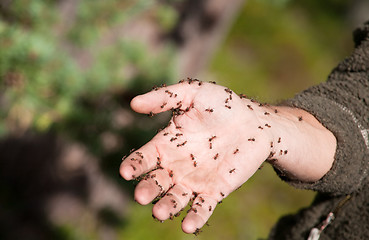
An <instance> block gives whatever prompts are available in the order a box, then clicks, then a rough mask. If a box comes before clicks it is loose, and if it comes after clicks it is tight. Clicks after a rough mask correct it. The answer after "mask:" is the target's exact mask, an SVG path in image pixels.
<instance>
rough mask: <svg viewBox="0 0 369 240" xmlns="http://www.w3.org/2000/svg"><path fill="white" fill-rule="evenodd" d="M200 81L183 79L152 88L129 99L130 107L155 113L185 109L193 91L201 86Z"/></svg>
mask: <svg viewBox="0 0 369 240" xmlns="http://www.w3.org/2000/svg"><path fill="white" fill-rule="evenodd" d="M202 85H203V84H202V82H200V81H194V80H191V81H185V82H181V83H179V84H175V85H171V86H168V87H161V88H154V89H153V90H152V91H151V92H148V93H145V94H142V95H138V96H136V97H135V98H133V99H132V101H131V108H132V109H133V110H134V111H135V112H138V113H145V114H150V113H152V114H157V113H160V112H165V111H168V110H170V109H174V108H179V109H182V110H185V109H186V108H188V107H190V106H191V104H192V102H193V99H194V96H195V93H196V92H197V90H198V89H199V88H200V87H202Z"/></svg>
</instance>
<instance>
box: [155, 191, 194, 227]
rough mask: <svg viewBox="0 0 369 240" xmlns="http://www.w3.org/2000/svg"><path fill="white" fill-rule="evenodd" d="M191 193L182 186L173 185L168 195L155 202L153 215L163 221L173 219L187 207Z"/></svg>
mask: <svg viewBox="0 0 369 240" xmlns="http://www.w3.org/2000/svg"><path fill="white" fill-rule="evenodd" d="M191 193H192V192H191V191H190V190H189V189H187V188H185V187H183V186H179V185H174V186H173V188H171V189H170V190H169V191H168V193H167V194H166V195H165V196H164V197H163V198H162V199H160V201H159V202H157V203H156V204H155V205H154V207H153V209H152V212H153V215H154V216H155V217H156V218H157V219H159V220H161V221H163V220H166V219H168V218H173V216H175V215H176V214H177V213H179V212H180V211H182V210H183V208H184V207H185V206H187V204H188V202H189V200H190V197H191Z"/></svg>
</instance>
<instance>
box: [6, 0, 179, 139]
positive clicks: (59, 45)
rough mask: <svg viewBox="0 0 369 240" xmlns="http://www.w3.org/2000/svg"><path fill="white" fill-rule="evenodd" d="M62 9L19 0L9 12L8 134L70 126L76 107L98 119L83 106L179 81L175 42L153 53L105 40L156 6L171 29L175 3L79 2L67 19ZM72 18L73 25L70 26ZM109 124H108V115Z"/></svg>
mask: <svg viewBox="0 0 369 240" xmlns="http://www.w3.org/2000/svg"><path fill="white" fill-rule="evenodd" d="M156 8H158V9H160V11H155V9H156ZM59 9H60V6H59V5H58V4H57V1H41V0H33V1H17V0H15V1H12V3H11V4H9V6H7V7H6V8H5V10H4V11H3V12H2V19H1V21H0V48H1V49H2V50H1V52H0V76H1V79H2V84H1V89H0V91H1V95H0V96H1V102H0V103H1V110H0V116H1V120H0V134H1V135H4V134H6V133H9V132H13V133H14V132H19V131H20V132H22V131H27V130H28V129H35V130H37V131H47V130H49V129H50V128H51V127H53V126H54V127H56V128H61V129H64V130H65V129H67V128H68V124H67V123H68V121H66V119H68V118H74V119H75V117H74V115H75V114H76V112H77V113H81V112H83V113H84V114H85V115H86V116H89V117H92V116H91V115H92V110H91V109H88V108H86V107H85V105H84V104H82V103H83V102H84V101H90V100H88V99H93V98H98V97H99V96H101V95H104V94H111V95H117V94H122V93H123V92H126V91H128V90H129V89H132V90H133V91H142V88H144V89H147V88H148V85H153V84H155V83H156V84H158V83H163V82H169V81H171V79H172V76H173V68H172V67H171V66H172V62H173V61H172V60H173V56H174V52H173V51H172V50H171V48H170V46H168V47H167V48H164V49H163V50H162V51H161V52H156V53H155V55H154V54H153V53H151V52H150V49H149V48H148V46H146V45H145V44H144V43H140V42H139V41H136V40H135V39H126V38H125V39H123V38H121V39H119V40H117V41H115V42H113V43H107V44H104V43H103V40H104V37H105V35H106V34H108V33H109V31H112V29H114V28H118V27H124V26H125V24H127V23H129V21H132V20H133V19H134V18H135V17H138V16H140V15H142V14H147V13H148V12H150V11H154V12H157V18H158V19H160V21H159V20H158V21H159V22H162V23H163V25H165V28H169V27H170V26H169V24H168V22H170V20H171V19H173V18H175V16H174V15H175V13H174V11H173V10H172V9H171V8H170V7H169V6H162V5H160V4H154V1H146V0H145V1H142V0H131V1H116V0H109V1H79V4H78V6H77V8H76V12H75V13H73V12H68V13H67V14H69V15H68V16H67V17H65V16H64V17H63V16H61V15H60V14H59V12H58V10H59ZM58 14H59V15H58ZM71 18H72V19H73V18H74V20H70V19H71ZM65 20H68V24H66V25H63V22H61V21H65ZM76 56H77V57H76ZM86 58H87V59H86ZM81 59H82V60H81ZM81 61H82V63H81ZM85 62H87V63H85ZM81 65H83V66H82V67H81ZM86 65H87V67H86ZM163 66H165V67H163ZM143 85H144V86H143ZM113 104H114V103H113ZM115 105H118V104H117V103H115ZM110 111H113V109H110ZM94 114H95V113H94ZM100 114H102V115H107V114H109V112H106V111H102V112H100ZM89 117H88V118H89ZM82 119H83V120H86V118H82ZM105 123H106V124H107V126H106V127H107V128H109V121H108V119H106V122H105ZM65 124H67V125H65ZM80 124H83V123H82V122H81V123H80ZM73 130H75V129H73ZM65 133H66V134H68V132H65Z"/></svg>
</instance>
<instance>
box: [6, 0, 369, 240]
mask: <svg viewBox="0 0 369 240" xmlns="http://www.w3.org/2000/svg"><path fill="white" fill-rule="evenodd" d="M368 19H369V2H367V1H366V0H326V1H310V0H300V1H296V0H120V1H118V0H104V1H102V0H89V1H86V0H85V1H83V0H32V1H31V0H22V1H21V0H0V79H1V82H0V239H28V240H33V239H37V240H43V239H56V240H58V239H60V240H69V239H70V240H72V239H78V240H80V239H89V240H90V239H92V240H94V239H103V240H120V239H129V240H130V239H132V240H135V239H162V240H163V239H263V238H266V237H267V235H268V232H269V230H270V228H271V227H272V226H273V224H274V223H275V222H276V221H277V219H278V218H279V217H280V216H282V215H283V214H288V213H293V212H296V211H297V210H298V209H300V208H301V207H304V206H308V205H309V203H310V202H311V201H312V198H313V196H314V193H313V192H308V191H302V190H296V189H293V188H292V187H290V186H288V185H287V184H285V183H283V182H282V181H281V180H280V179H279V178H278V177H277V176H276V175H275V173H274V172H273V170H272V169H271V167H270V166H268V165H266V166H265V167H264V168H262V169H261V170H260V171H258V172H257V173H256V174H255V175H254V176H253V177H252V178H251V179H250V181H248V182H247V183H246V184H244V185H243V187H242V188H241V189H240V190H238V191H236V192H234V193H232V194H231V195H230V196H229V197H228V198H227V199H225V200H224V201H223V203H222V204H221V205H219V206H218V207H217V209H216V210H215V212H214V214H213V216H212V217H211V218H210V221H209V226H205V227H204V228H203V229H202V230H203V231H202V233H201V234H200V235H199V236H194V235H187V234H184V233H182V231H181V228H180V220H181V219H182V218H183V216H184V214H182V215H181V216H180V217H178V218H177V219H175V220H173V221H166V222H165V223H159V222H156V221H154V220H153V219H152V217H151V207H152V205H149V206H140V205H138V204H137V203H135V202H134V201H133V190H134V186H135V184H136V183H134V182H127V181H124V180H123V179H122V178H120V177H119V175H118V169H119V165H120V162H121V158H122V156H123V155H125V154H127V153H128V152H129V151H130V149H132V148H138V147H140V146H141V145H143V144H144V143H145V142H147V141H148V140H150V139H151V138H152V137H153V136H154V135H155V133H156V130H157V129H158V128H160V127H162V126H164V125H165V124H166V122H167V121H168V114H161V115H158V116H155V117H154V118H151V119H149V118H147V117H146V116H142V115H139V114H136V113H134V112H132V111H131V110H130V109H129V102H130V100H131V99H132V97H134V96H135V95H137V94H141V93H144V92H146V91H149V90H150V89H151V88H152V87H153V86H154V85H160V84H164V83H165V84H173V83H175V82H177V81H178V80H180V79H181V78H186V77H197V78H199V79H201V80H204V81H217V83H218V84H221V85H224V86H227V87H229V88H231V89H232V90H234V91H235V92H237V93H245V94H247V95H248V96H251V97H253V98H255V99H257V100H259V101H263V102H264V101H265V102H269V103H276V102H278V101H279V100H282V99H286V98H290V97H293V95H294V94H296V93H297V92H299V91H302V90H303V89H305V88H307V87H309V86H312V85H314V84H317V83H319V82H322V81H325V79H326V78H327V76H328V74H329V73H330V71H331V70H332V68H333V67H335V66H336V65H337V63H338V62H339V61H340V60H342V59H343V58H344V57H345V56H347V55H348V54H350V51H351V50H352V47H353V43H352V40H351V39H352V37H351V33H352V30H353V29H354V28H355V27H357V26H359V25H360V24H361V23H363V22H364V21H366V20H368Z"/></svg>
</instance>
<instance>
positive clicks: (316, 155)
mask: <svg viewBox="0 0 369 240" xmlns="http://www.w3.org/2000/svg"><path fill="white" fill-rule="evenodd" d="M266 108H268V112H270V115H268V117H269V118H270V120H269V121H270V126H271V127H270V130H271V132H272V134H271V135H272V139H271V141H270V155H269V157H268V159H267V160H268V161H269V162H270V163H271V164H273V165H274V166H275V167H276V168H278V169H279V170H281V171H282V172H283V173H284V174H286V175H287V176H288V177H289V178H292V179H298V180H300V181H306V182H314V181H317V180H319V179H320V178H322V177H323V176H324V175H325V174H326V173H327V172H328V171H329V170H330V168H331V166H332V164H333V161H334V154H335V149H336V138H335V137H334V135H333V134H332V133H331V132H330V131H329V130H328V129H326V128H325V127H324V126H323V125H322V124H321V123H320V122H319V121H318V120H317V119H316V118H315V117H314V116H312V115H311V114H310V113H308V112H306V111H304V110H302V109H298V108H291V107H280V106H278V107H266Z"/></svg>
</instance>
